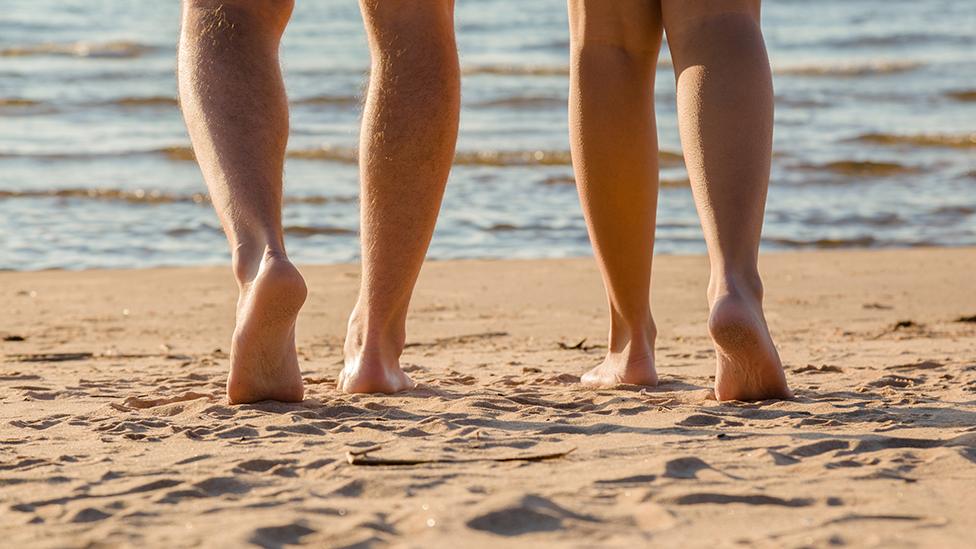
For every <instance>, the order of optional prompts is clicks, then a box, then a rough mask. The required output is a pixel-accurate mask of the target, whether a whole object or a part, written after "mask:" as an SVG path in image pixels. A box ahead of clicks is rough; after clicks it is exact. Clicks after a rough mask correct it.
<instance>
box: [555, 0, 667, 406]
mask: <svg viewBox="0 0 976 549" xmlns="http://www.w3.org/2000/svg"><path fill="white" fill-rule="evenodd" d="M569 15H570V29H571V39H572V59H571V71H570V137H571V142H572V143H571V144H572V152H573V167H574V169H575V172H576V179H577V186H578V190H579V194H580V200H581V203H582V205H583V213H584V214H585V216H586V222H587V227H588V228H589V233H590V240H591V242H592V243H593V250H594V253H595V255H596V259H597V262H598V264H599V266H600V272H601V274H602V275H603V282H604V286H605V287H606V291H607V300H608V302H609V306H610V336H609V345H608V352H607V356H606V358H605V360H604V361H603V362H602V363H601V364H599V365H598V366H596V367H595V368H593V369H592V370H590V371H589V372H587V373H586V374H584V375H583V377H582V382H583V384H585V385H588V386H594V387H611V386H614V385H618V384H621V383H628V384H638V385H656V384H657V373H656V371H655V369H654V339H655V336H656V330H655V327H654V321H653V319H652V317H651V310H650V279H651V260H652V256H653V251H654V225H655V218H656V210H657V191H658V149H657V128H656V126H655V120H654V72H655V68H656V63H657V55H658V51H659V49H660V46H661V34H662V23H661V11H660V4H659V2H657V1H647V0H613V1H607V0H570V1H569Z"/></svg>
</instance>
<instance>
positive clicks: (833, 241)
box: [765, 236, 879, 249]
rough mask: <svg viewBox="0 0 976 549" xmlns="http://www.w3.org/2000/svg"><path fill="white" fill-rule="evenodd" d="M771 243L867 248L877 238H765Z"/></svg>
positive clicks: (873, 244) (831, 247)
mask: <svg viewBox="0 0 976 549" xmlns="http://www.w3.org/2000/svg"><path fill="white" fill-rule="evenodd" d="M765 240H766V241H767V242H769V243H771V244H778V245H780V246H788V247H790V248H821V249H835V248H869V247H872V246H876V245H878V243H879V242H878V240H877V239H876V238H874V237H873V236H859V237H854V238H817V239H813V240H799V239H795V238H768V239H765Z"/></svg>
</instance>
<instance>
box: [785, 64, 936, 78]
mask: <svg viewBox="0 0 976 549" xmlns="http://www.w3.org/2000/svg"><path fill="white" fill-rule="evenodd" d="M922 66H923V64H922V63H921V62H918V61H869V62H864V63H843V64H837V65H795V66H786V67H775V68H774V71H773V72H775V73H776V74H778V75H784V76H826V77H831V76H839V77H855V76H872V75H879V74H897V73H903V72H910V71H913V70H916V69H918V68H920V67H922Z"/></svg>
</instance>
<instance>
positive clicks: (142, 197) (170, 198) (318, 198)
mask: <svg viewBox="0 0 976 549" xmlns="http://www.w3.org/2000/svg"><path fill="white" fill-rule="evenodd" d="M17 198H62V199H82V200H96V201H106V202H126V203H130V204H209V203H210V197H209V196H208V195H207V194H206V193H189V194H175V193H166V192H163V191H159V190H145V189H134V190H128V189H105V188H101V189H99V188H94V189H85V188H68V189H45V190H25V191H2V190H0V200H10V199H17ZM357 200H358V198H357V197H356V196H322V195H310V196H286V197H285V200H284V201H285V204H311V205H321V204H331V203H335V204H348V203H353V202H356V201H357Z"/></svg>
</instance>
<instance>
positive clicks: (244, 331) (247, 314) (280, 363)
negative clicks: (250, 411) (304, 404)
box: [227, 254, 308, 404]
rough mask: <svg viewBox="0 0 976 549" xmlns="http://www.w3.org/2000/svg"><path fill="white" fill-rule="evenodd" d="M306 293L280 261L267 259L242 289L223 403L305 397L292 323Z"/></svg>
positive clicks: (288, 266)
mask: <svg viewBox="0 0 976 549" xmlns="http://www.w3.org/2000/svg"><path fill="white" fill-rule="evenodd" d="M307 294H308V290H307V289H306V287H305V280H304V279H303V278H302V275H301V274H300V273H299V272H298V269H296V268H295V266H294V265H292V264H291V263H290V262H289V261H288V260H287V259H286V258H285V257H283V256H277V255H271V254H268V255H266V256H265V257H264V259H263V260H262V262H261V267H260V268H259V270H258V274H257V276H255V277H254V280H253V281H251V282H250V283H247V284H245V285H244V286H243V287H242V289H241V296H240V299H239V300H238V302H237V327H236V328H235V329H234V339H233V342H232V345H231V352H230V364H231V370H230V376H229V377H228V378H227V397H228V398H229V399H230V402H231V403H232V404H244V403H248V402H258V401H260V400H280V401H284V402H300V401H301V400H302V399H303V398H304V396H305V388H304V386H303V385H302V374H301V371H300V370H299V369H298V355H297V353H296V351H295V320H296V319H297V317H298V311H299V309H301V308H302V305H303V304H304V303H305V297H306V296H307Z"/></svg>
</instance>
